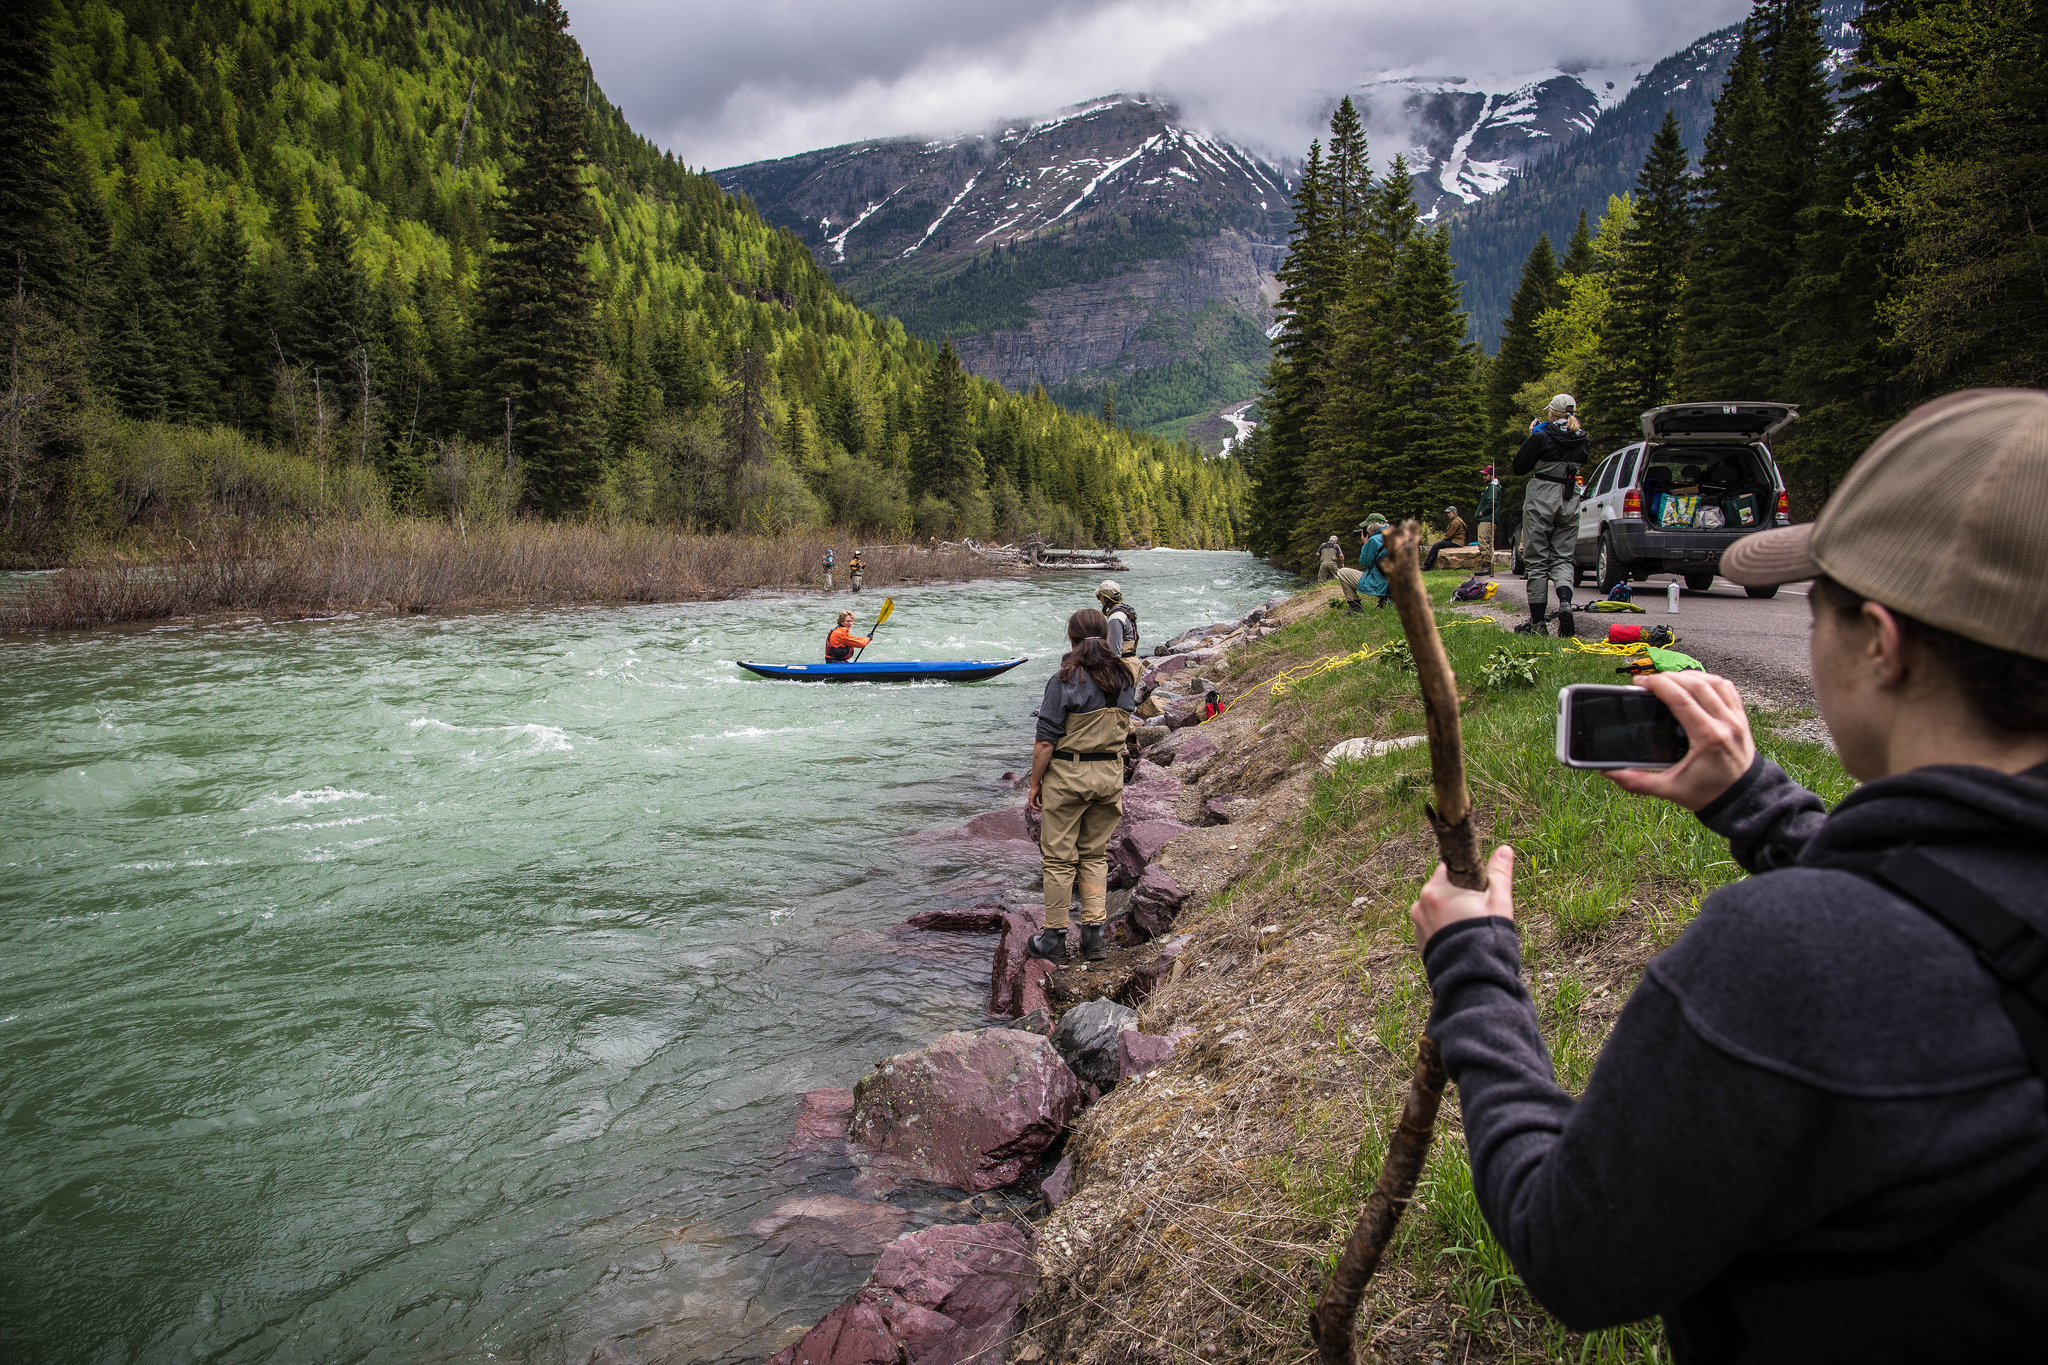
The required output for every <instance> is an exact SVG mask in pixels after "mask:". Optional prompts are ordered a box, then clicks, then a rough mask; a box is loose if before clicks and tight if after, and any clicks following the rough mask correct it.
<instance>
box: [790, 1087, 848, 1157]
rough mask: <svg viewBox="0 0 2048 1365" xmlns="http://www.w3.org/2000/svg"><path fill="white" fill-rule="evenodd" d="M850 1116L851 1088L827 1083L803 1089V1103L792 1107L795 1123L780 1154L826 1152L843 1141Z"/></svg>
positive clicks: (832, 1149)
mask: <svg viewBox="0 0 2048 1365" xmlns="http://www.w3.org/2000/svg"><path fill="white" fill-rule="evenodd" d="M852 1117H853V1091H852V1090H851V1089H850V1088H848V1087H846V1086H838V1085H831V1086H825V1087H823V1088H822V1089H818V1090H806V1091H805V1092H804V1100H803V1107H802V1108H800V1109H798V1110H797V1111H796V1126H795V1128H794V1129H793V1130H792V1131H791V1133H790V1135H789V1141H788V1142H786V1143H784V1144H783V1148H782V1155H784V1156H795V1155H797V1154H798V1153H800V1152H829V1151H834V1150H836V1149H837V1148H838V1147H839V1146H840V1144H841V1143H843V1142H845V1141H846V1121H847V1120H848V1119H849V1118H852Z"/></svg>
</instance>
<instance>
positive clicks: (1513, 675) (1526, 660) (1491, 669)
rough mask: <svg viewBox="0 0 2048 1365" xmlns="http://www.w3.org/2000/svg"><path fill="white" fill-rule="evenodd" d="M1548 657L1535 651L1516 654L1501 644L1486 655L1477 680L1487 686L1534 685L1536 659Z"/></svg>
mask: <svg viewBox="0 0 2048 1365" xmlns="http://www.w3.org/2000/svg"><path fill="white" fill-rule="evenodd" d="M1548 657H1549V656H1548V655H1547V654H1544V653H1541V652H1536V651H1529V652H1524V653H1519V654H1518V653H1516V652H1515V651H1514V650H1512V649H1509V648H1507V647H1506V646H1505V645H1503V646H1502V647H1501V648H1499V649H1496V650H1494V651H1493V653H1492V654H1490V655H1488V656H1487V660H1486V663H1485V665H1484V666H1483V667H1482V668H1480V670H1479V680H1480V681H1481V682H1483V683H1485V684H1486V685H1487V686H1488V687H1534V686H1535V685H1536V661H1537V660H1538V659H1544V658H1548Z"/></svg>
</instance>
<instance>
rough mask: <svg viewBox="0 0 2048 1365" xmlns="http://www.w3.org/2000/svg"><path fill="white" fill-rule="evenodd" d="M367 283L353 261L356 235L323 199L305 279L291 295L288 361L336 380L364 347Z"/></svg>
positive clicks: (338, 211) (333, 203) (326, 198)
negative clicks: (335, 376) (334, 377)
mask: <svg viewBox="0 0 2048 1365" xmlns="http://www.w3.org/2000/svg"><path fill="white" fill-rule="evenodd" d="M368 295H369V282H368V280H367V279H366V278H365V277H364V273H363V268H362V266H361V265H360V264H358V263H357V261H356V234H355V229H354V227H353V226H351V225H350V223H349V221H348V217H347V215H346V214H345V213H343V211H342V208H341V205H340V203H339V202H338V201H337V200H336V199H335V198H334V197H333V196H332V195H325V196H322V198H321V201H320V207H319V218H318V221H317V222H316V224H315V226H314V228H313V235H312V239H311V241H310V242H309V243H308V258H307V267H306V272H305V274H303V275H301V276H300V277H299V279H298V281H297V282H296V283H295V284H294V286H293V288H292V294H291V305H290V319H291V329H290V336H289V337H287V338H286V341H285V346H286V349H287V350H288V351H289V352H290V354H291V358H292V359H293V360H294V361H296V362H297V363H299V364H303V365H310V366H313V367H314V368H315V369H318V370H319V371H321V373H322V374H325V375H339V374H340V373H341V371H343V370H344V369H346V368H347V366H348V358H349V356H351V355H352V354H354V353H355V351H356V349H357V348H358V347H359V346H361V345H362V344H363V339H364V334H365V331H366V327H367V322H368V318H367V301H368Z"/></svg>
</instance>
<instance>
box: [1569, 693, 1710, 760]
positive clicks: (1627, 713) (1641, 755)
mask: <svg viewBox="0 0 2048 1365" xmlns="http://www.w3.org/2000/svg"><path fill="white" fill-rule="evenodd" d="M1691 748H1692V739H1691V737H1690V736H1689V735H1687V734H1686V733H1685V727H1684V726H1683V725H1680V724H1679V723H1678V717H1677V716H1674V715H1672V714H1671V708H1670V707H1668V706H1666V705H1665V704H1664V703H1663V702H1661V701H1659V700H1657V698H1655V697H1654V696H1652V695H1650V694H1649V693H1648V692H1645V691H1644V690H1643V689H1642V688H1640V687H1614V686H1611V685H1608V684H1604V683H1573V684H1572V685H1571V686H1569V687H1567V688H1564V689H1563V690H1562V691H1560V692H1559V693H1558V694H1557V761H1558V762H1560V763H1562V764H1564V765H1565V766H1566V767H1567V768H1669V767H1670V766H1672V765H1673V764H1675V763H1677V762H1678V761H1679V760H1680V759H1682V758H1684V757H1685V755H1686V753H1687V752H1688V751H1689V750H1690V749H1691Z"/></svg>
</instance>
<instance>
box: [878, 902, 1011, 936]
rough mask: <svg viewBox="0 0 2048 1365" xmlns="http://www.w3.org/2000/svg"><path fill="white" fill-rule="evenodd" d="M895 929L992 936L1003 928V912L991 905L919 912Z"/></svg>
mask: <svg viewBox="0 0 2048 1365" xmlns="http://www.w3.org/2000/svg"><path fill="white" fill-rule="evenodd" d="M896 927H897V928H899V929H937V930H941V931H944V932H948V933H955V934H993V933H997V932H999V931H1000V930H1001V929H1002V927H1003V912H1002V911H1001V910H1000V909H999V908H997V907H996V906H993V905H977V906H975V907H974V908H973V909H971V910H920V911H918V913H916V914H914V915H912V916H911V917H910V918H909V919H907V920H905V921H903V923H901V924H899V925H897V926H896Z"/></svg>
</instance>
